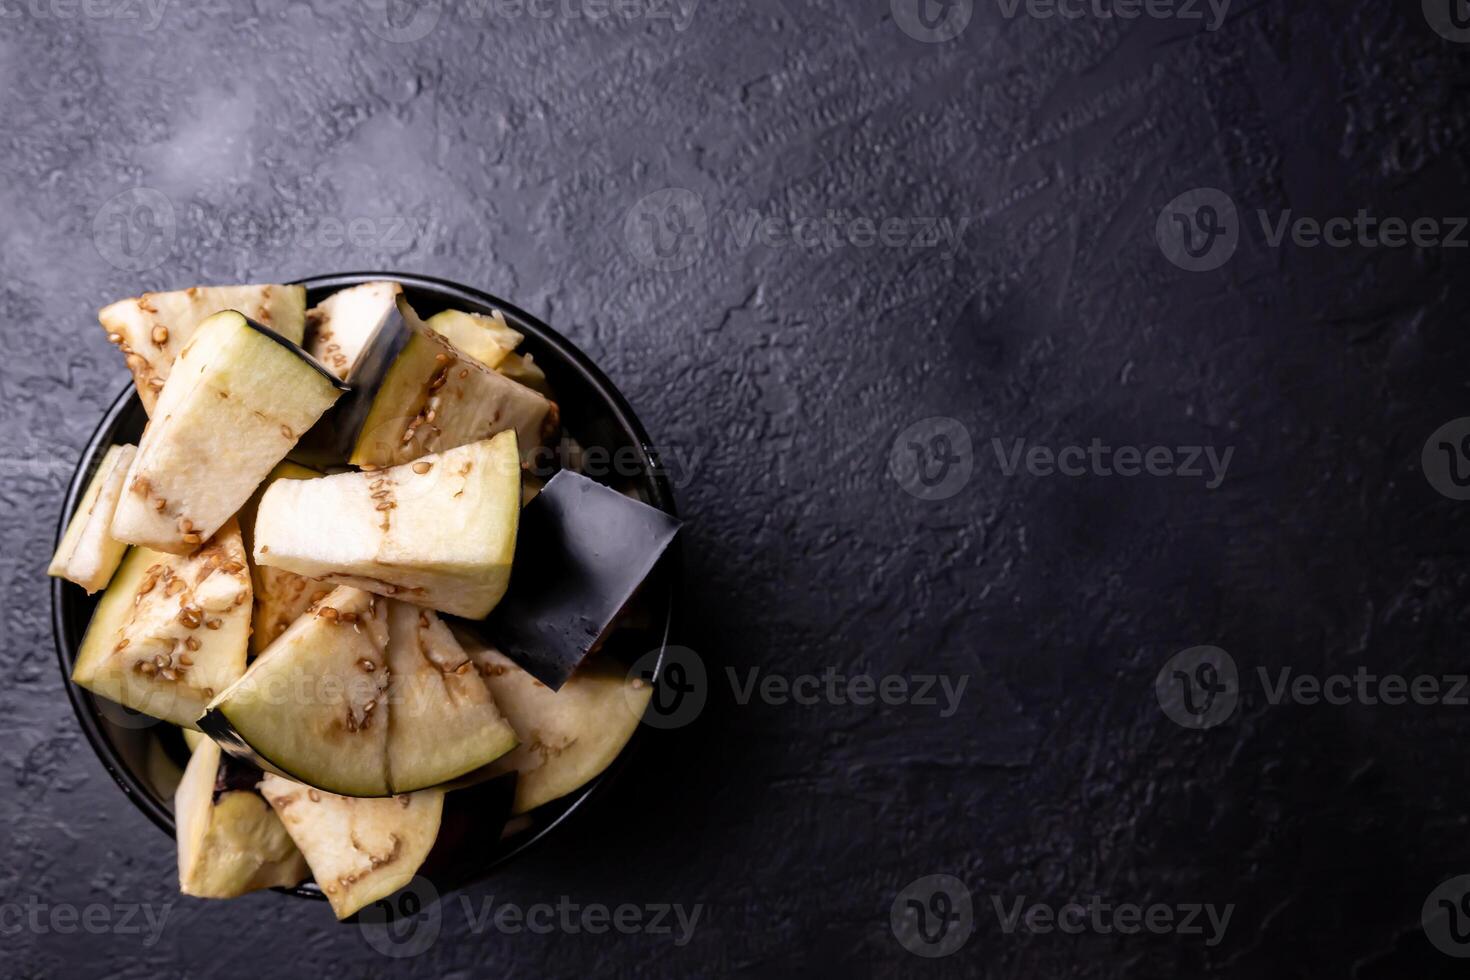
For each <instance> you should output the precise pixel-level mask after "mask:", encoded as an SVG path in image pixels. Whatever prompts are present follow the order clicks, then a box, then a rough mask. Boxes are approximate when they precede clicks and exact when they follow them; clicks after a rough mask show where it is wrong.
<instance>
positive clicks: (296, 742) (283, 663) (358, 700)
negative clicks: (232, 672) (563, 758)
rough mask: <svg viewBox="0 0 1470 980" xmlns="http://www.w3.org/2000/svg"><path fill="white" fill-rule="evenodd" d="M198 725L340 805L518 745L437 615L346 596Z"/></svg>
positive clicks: (301, 627)
mask: <svg viewBox="0 0 1470 980" xmlns="http://www.w3.org/2000/svg"><path fill="white" fill-rule="evenodd" d="M200 725H201V727H203V729H204V730H205V731H206V732H208V733H209V734H210V735H212V736H213V737H214V738H216V739H218V740H220V742H221V743H222V744H223V745H224V746H225V748H226V749H227V750H229V751H230V752H232V753H235V754H238V755H241V756H242V757H245V758H248V759H250V760H251V761H253V762H255V763H256V764H258V765H260V766H261V768H264V769H268V770H270V771H273V772H279V773H281V774H282V775H287V776H290V777H291V778H293V779H297V780H299V781H301V782H304V783H306V784H308V785H310V786H313V787H316V788H318V789H324V790H327V791H329V792H332V793H338V794H341V795H344V796H386V795H390V794H397V793H408V792H413V791H415V790H419V789H424V788H426V787H431V786H438V785H441V784H444V783H447V782H450V781H452V780H455V779H457V778H459V777H461V776H464V775H465V774H467V773H470V772H474V771H476V770H479V769H481V768H482V767H484V766H486V765H488V764H489V763H491V762H493V761H494V760H495V759H498V758H499V757H500V756H502V755H504V754H505V753H506V752H508V751H510V750H511V749H512V748H514V747H515V744H516V737H515V732H514V731H513V730H512V729H511V727H510V725H509V724H508V723H507V722H506V721H505V719H504V718H503V717H501V714H500V712H499V710H498V709H497V708H496V707H495V700H494V698H493V697H492V696H491V694H490V692H489V690H488V689H487V688H486V686H485V685H484V684H482V683H481V682H480V681H479V679H478V678H477V676H476V673H475V669H474V665H473V664H472V663H471V662H470V660H469V657H468V656H467V655H466V654H465V652H464V650H463V649H461V647H460V645H459V643H458V642H457V641H456V640H455V638H454V635H453V634H452V633H451V632H450V631H449V629H448V627H446V626H445V625H444V624H443V623H442V622H440V620H439V618H438V617H437V616H436V615H434V613H432V612H429V611H428V610H426V609H420V608H418V607H416V606H409V605H407V604H405V603H399V602H393V601H392V600H388V599H382V598H379V597H378V596H375V595H372V594H371V593H367V592H360V591H358V590H356V589H351V588H346V587H343V588H340V589H338V590H337V591H335V592H333V593H332V594H331V595H330V596H328V597H327V598H326V599H325V600H323V601H322V603H321V604H320V605H318V606H316V607H315V608H313V609H312V610H311V611H310V612H309V613H308V614H307V615H306V616H304V617H302V618H301V619H300V620H298V621H297V622H296V623H295V624H293V625H292V626H291V627H290V628H289V629H288V630H286V632H285V633H284V634H282V636H281V638H280V639H279V640H277V641H276V642H275V643H273V644H271V646H270V647H269V648H267V650H266V651H265V653H263V654H261V656H260V657H259V658H258V659H257V660H256V662H255V663H254V664H253V665H252V666H251V667H250V669H249V670H248V671H246V673H245V675H244V676H243V677H241V678H240V680H239V681H237V682H236V683H235V684H234V685H232V686H231V687H230V688H228V689H226V690H225V691H223V692H221V693H220V695H219V697H218V698H216V699H215V701H214V703H212V704H211V705H210V706H209V712H208V713H207V714H206V715H205V717H204V718H203V719H202V720H201V722H200Z"/></svg>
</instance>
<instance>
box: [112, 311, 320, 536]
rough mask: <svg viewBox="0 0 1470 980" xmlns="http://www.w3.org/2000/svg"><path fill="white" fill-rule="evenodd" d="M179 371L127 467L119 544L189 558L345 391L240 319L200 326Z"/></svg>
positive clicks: (118, 516) (299, 353)
mask: <svg viewBox="0 0 1470 980" xmlns="http://www.w3.org/2000/svg"><path fill="white" fill-rule="evenodd" d="M173 368H174V369H173V373H172V374H171V375H170V380H171V381H172V382H173V383H172V384H168V385H165V386H164V389H163V392H162V393H161V394H160V395H159V398H158V403H157V405H155V407H154V408H155V413H156V416H157V417H156V418H154V419H153V420H152V421H151V422H150V423H149V425H148V428H147V429H145V430H144V432H143V438H142V440H141V442H140V444H139V446H138V453H137V456H136V457H135V458H134V459H133V464H132V466H130V467H129V468H128V475H127V484H126V489H125V490H124V492H123V496H122V499H121V500H119V501H118V505H117V512H116V513H115V514H114V515H113V519H112V536H113V537H115V538H117V539H118V540H120V541H126V542H128V543H129V544H137V545H143V546H145V547H148V548H153V549H154V550H156V551H167V552H172V553H174V554H188V553H189V552H191V551H193V550H194V549H195V548H196V547H198V546H199V544H200V542H201V541H203V540H205V539H207V538H208V537H209V536H210V535H212V534H214V532H215V531H216V530H218V529H219V528H220V526H221V525H223V524H224V523H225V521H227V520H229V519H230V518H231V517H233V516H234V515H235V514H236V513H237V512H238V511H239V510H240V508H241V507H242V506H244V504H245V503H246V502H247V501H248V500H249V499H250V496H251V494H253V493H254V492H255V488H256V487H258V486H259V485H260V484H261V482H262V481H264V480H265V479H266V477H267V476H269V475H270V472H271V470H272V469H273V468H274V467H275V465H276V464H277V463H279V462H280V461H281V460H282V459H284V458H285V456H286V454H287V453H288V452H290V451H291V448H292V447H293V446H295V445H296V440H297V439H298V438H300V436H301V435H302V434H303V433H304V432H306V430H307V429H309V428H311V426H312V425H313V424H314V423H315V422H316V420H317V419H318V418H320V417H321V415H322V413H323V412H325V411H326V410H327V408H329V407H330V406H331V404H332V403H333V402H334V401H336V400H337V397H338V396H339V395H340V394H341V393H342V385H341V382H339V381H338V380H337V379H336V378H335V377H334V376H333V375H332V374H331V373H330V372H328V371H327V370H326V369H325V368H323V367H322V366H321V365H320V364H318V363H316V361H314V360H313V359H312V358H311V357H310V356H309V355H307V354H306V352H305V351H303V350H302V349H301V348H300V347H297V346H296V345H295V344H293V343H291V342H289V341H287V340H285V339H284V338H282V337H280V336H279V335H278V334H275V333H272V332H271V331H270V330H268V329H266V328H265V327H263V326H261V325H260V324H258V323H255V322H253V321H251V320H249V319H248V318H246V317H245V316H243V315H242V314H240V313H237V312H235V311H234V310H225V311H223V312H220V313H216V314H215V315H214V316H212V317H209V318H208V319H207V320H205V321H204V322H203V323H201V324H200V325H199V329H198V330H196V331H195V333H194V336H193V338H192V339H191V340H190V341H189V343H188V345H187V346H186V347H185V348H184V349H183V351H181V352H180V353H179V357H178V360H177V361H176V362H175V363H174V366H173Z"/></svg>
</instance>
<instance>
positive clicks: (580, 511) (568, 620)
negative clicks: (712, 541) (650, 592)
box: [470, 470, 681, 691]
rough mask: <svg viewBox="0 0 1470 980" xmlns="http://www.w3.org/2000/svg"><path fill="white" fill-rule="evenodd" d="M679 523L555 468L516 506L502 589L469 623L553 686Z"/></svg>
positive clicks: (602, 631) (597, 636) (609, 620)
mask: <svg viewBox="0 0 1470 980" xmlns="http://www.w3.org/2000/svg"><path fill="white" fill-rule="evenodd" d="M680 526H681V524H680V521H679V520H678V518H676V517H673V516H672V515H670V514H666V513H664V512H663V511H661V510H659V509H658V508H656V507H650V506H648V505H647V504H645V503H642V502H641V501H637V500H634V499H632V498H631V497H627V496H625V495H623V494H621V493H618V492H617V491H616V490H613V489H612V488H611V487H606V486H603V485H602V484H600V483H598V482H596V481H594V480H591V479H588V478H587V477H585V476H582V475H581V474H579V473H574V472H572V471H570V470H562V471H561V472H559V473H557V474H556V476H554V477H552V478H551V481H550V482H549V483H547V484H546V487H545V488H544V489H543V490H542V491H541V492H540V493H539V494H537V495H536V498H535V499H534V500H532V501H531V502H530V503H529V504H527V505H526V506H525V508H524V509H523V510H522V511H521V524H520V530H519V531H518V533H517V535H516V553H515V559H514V561H513V562H512V564H511V577H510V588H509V589H508V590H507V592H506V594H505V597H504V598H502V599H501V600H500V604H499V605H498V606H496V608H495V611H494V612H492V613H491V614H490V616H489V617H487V618H486V619H484V620H482V621H480V622H478V623H472V624H470V625H471V628H472V629H477V630H478V631H479V632H480V634H481V635H482V636H484V637H485V639H487V640H489V641H490V642H491V643H492V644H494V645H495V646H496V648H498V649H499V650H500V651H501V652H502V653H504V654H505V655H506V656H507V657H509V658H511V659H512V660H514V661H515V662H516V663H518V664H520V665H521V667H523V668H525V670H526V671H527V672H528V673H529V674H531V676H532V677H535V678H536V679H537V680H539V681H540V682H541V683H543V684H545V685H546V686H547V687H550V688H551V689H552V690H554V691H555V690H560V689H561V686H562V685H563V684H565V683H566V680H567V678H568V677H570V676H571V675H572V672H573V671H575V670H576V669H577V667H578V665H580V664H581V663H582V661H583V660H584V659H585V658H586V657H587V655H588V654H589V653H590V652H592V650H594V649H595V648H596V647H597V645H598V643H599V641H601V640H602V638H603V637H605V636H606V635H607V633H608V631H609V629H610V628H611V626H612V625H613V622H614V621H615V620H616V619H617V617H618V614H619V613H620V612H622V610H623V609H624V608H625V607H626V606H627V605H628V603H629V602H630V601H631V600H632V598H633V596H634V594H635V593H636V592H637V591H638V588H639V586H641V585H642V584H643V582H644V580H645V579H646V578H647V577H648V576H649V574H650V573H651V572H652V571H653V569H654V566H655V565H657V564H658V560H659V558H661V557H662V556H663V554H664V552H665V551H666V550H667V549H668V547H669V545H671V544H673V542H674V538H675V536H676V535H677V534H678V533H679V528H680Z"/></svg>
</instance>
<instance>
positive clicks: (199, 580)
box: [72, 519, 251, 727]
mask: <svg viewBox="0 0 1470 980" xmlns="http://www.w3.org/2000/svg"><path fill="white" fill-rule="evenodd" d="M250 592H251V590H250V573H249V571H248V569H247V567H246V559H245V547H244V544H243V543H242V542H241V540H240V530H239V528H238V526H237V525H236V523H235V521H234V520H233V519H231V520H230V522H229V523H228V524H226V525H225V526H224V527H223V528H221V529H220V531H219V533H217V534H216V535H215V536H214V537H213V538H211V539H210V540H209V542H207V543H206V544H205V546H204V547H202V548H200V549H199V550H198V551H196V552H195V553H194V554H193V555H191V556H189V557H187V558H184V557H180V556H178V555H169V554H164V553H162V552H156V551H149V550H148V549H147V548H133V549H132V550H131V551H130V552H129V553H128V555H127V557H126V558H124V559H123V563H122V566H121V567H120V568H119V569H118V571H117V574H116V575H114V576H113V579H112V584H111V585H110V586H108V588H107V591H106V592H105V593H103V595H102V600H101V601H100V602H99V603H98V604H97V610H96V612H95V613H93V615H92V622H91V624H90V625H89V626H88V627H87V635H86V636H85V638H83V640H82V648H81V653H80V654H79V655H78V657H77V662H76V665H75V666H74V667H73V668H72V680H73V681H74V682H75V683H77V684H79V685H81V686H82V687H85V688H86V689H87V690H89V691H91V692H92V693H94V694H97V695H100V696H102V697H105V698H108V699H110V700H112V701H116V702H118V703H119V704H121V705H123V706H125V707H128V708H132V709H133V710H134V711H141V712H142V713H143V714H145V715H152V716H153V717H155V718H162V719H163V720H165V721H171V722H173V723H174V724H176V725H185V726H189V727H194V726H195V723H196V721H197V720H198V718H199V715H200V713H201V712H202V711H203V710H204V706H205V705H206V704H208V703H209V700H210V698H212V697H214V695H215V693H216V692H218V691H223V690H224V689H225V688H226V687H228V686H229V685H230V684H231V683H232V682H233V681H234V680H235V679H236V678H238V677H239V676H240V675H241V674H242V673H243V672H244V670H245V647H246V643H247V639H248V637H249V635H250Z"/></svg>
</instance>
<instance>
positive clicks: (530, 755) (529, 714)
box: [455, 630, 653, 813]
mask: <svg viewBox="0 0 1470 980" xmlns="http://www.w3.org/2000/svg"><path fill="white" fill-rule="evenodd" d="M455 633H456V636H458V637H459V639H460V641H461V642H462V643H463V645H464V649H465V652H466V653H467V654H469V656H470V659H472V660H473V661H474V662H475V666H476V668H477V669H478V671H479V673H480V676H481V677H482V678H484V681H485V684H486V686H487V687H489V688H490V691H491V693H492V694H494V695H495V704H496V706H497V707H499V708H500V710H501V711H502V712H504V713H505V718H506V720H507V721H509V722H510V725H511V727H512V728H513V729H515V732H516V736H517V737H518V738H519V740H520V744H519V745H517V746H516V748H515V749H514V750H513V751H511V752H509V753H507V754H506V755H504V756H502V757H501V758H499V759H497V760H495V762H494V763H493V764H492V765H491V767H490V772H491V773H492V774H494V775H500V774H502V773H507V772H517V773H519V774H520V778H519V780H517V782H516V794H515V806H514V809H513V812H514V813H525V812H526V811H528V810H534V809H535V808H536V807H538V806H541V805H542V804H543V803H549V802H551V801H552V800H555V799H559V798H561V797H563V796H565V795H567V794H568V793H570V792H572V791H573V790H576V789H578V788H580V787H582V786H584V785H586V784H587V783H588V782H590V781H591V780H592V779H593V778H594V777H596V776H597V775H598V774H600V773H601V772H602V771H603V770H604V769H606V768H607V767H608V766H609V765H610V764H611V763H612V761H613V760H614V759H616V758H617V757H618V753H620V752H621V751H622V750H623V746H624V745H626V744H627V742H628V739H630V738H632V737H633V732H634V731H635V730H636V729H637V728H638V722H639V720H640V719H641V718H642V717H643V711H644V709H645V708H646V707H647V706H648V702H649V699H650V698H651V697H652V696H653V686H652V685H651V684H648V683H647V682H645V681H644V680H643V679H642V678H640V677H630V676H628V671H627V668H625V667H624V666H623V665H621V664H619V663H617V662H615V661H607V660H602V659H599V658H594V659H593V660H591V661H589V662H588V663H586V664H583V665H582V668H581V669H580V670H578V671H577V672H576V673H575V674H573V675H572V676H571V678H570V679H568V680H567V682H566V683H565V684H563V685H562V687H561V690H559V691H553V690H552V689H551V688H549V687H547V686H546V685H545V684H542V683H541V682H540V681H538V680H537V679H536V678H534V677H532V676H531V675H530V674H528V673H526V672H525V671H524V670H522V669H521V668H520V667H518V666H516V664H515V662H514V661H512V660H511V659H510V658H509V657H507V656H505V655H504V654H503V653H501V652H500V651H499V650H496V649H495V648H494V647H492V646H490V645H489V644H487V643H485V642H484V641H482V640H479V639H477V638H475V637H473V636H472V635H471V634H470V633H469V631H468V630H456V631H455Z"/></svg>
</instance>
